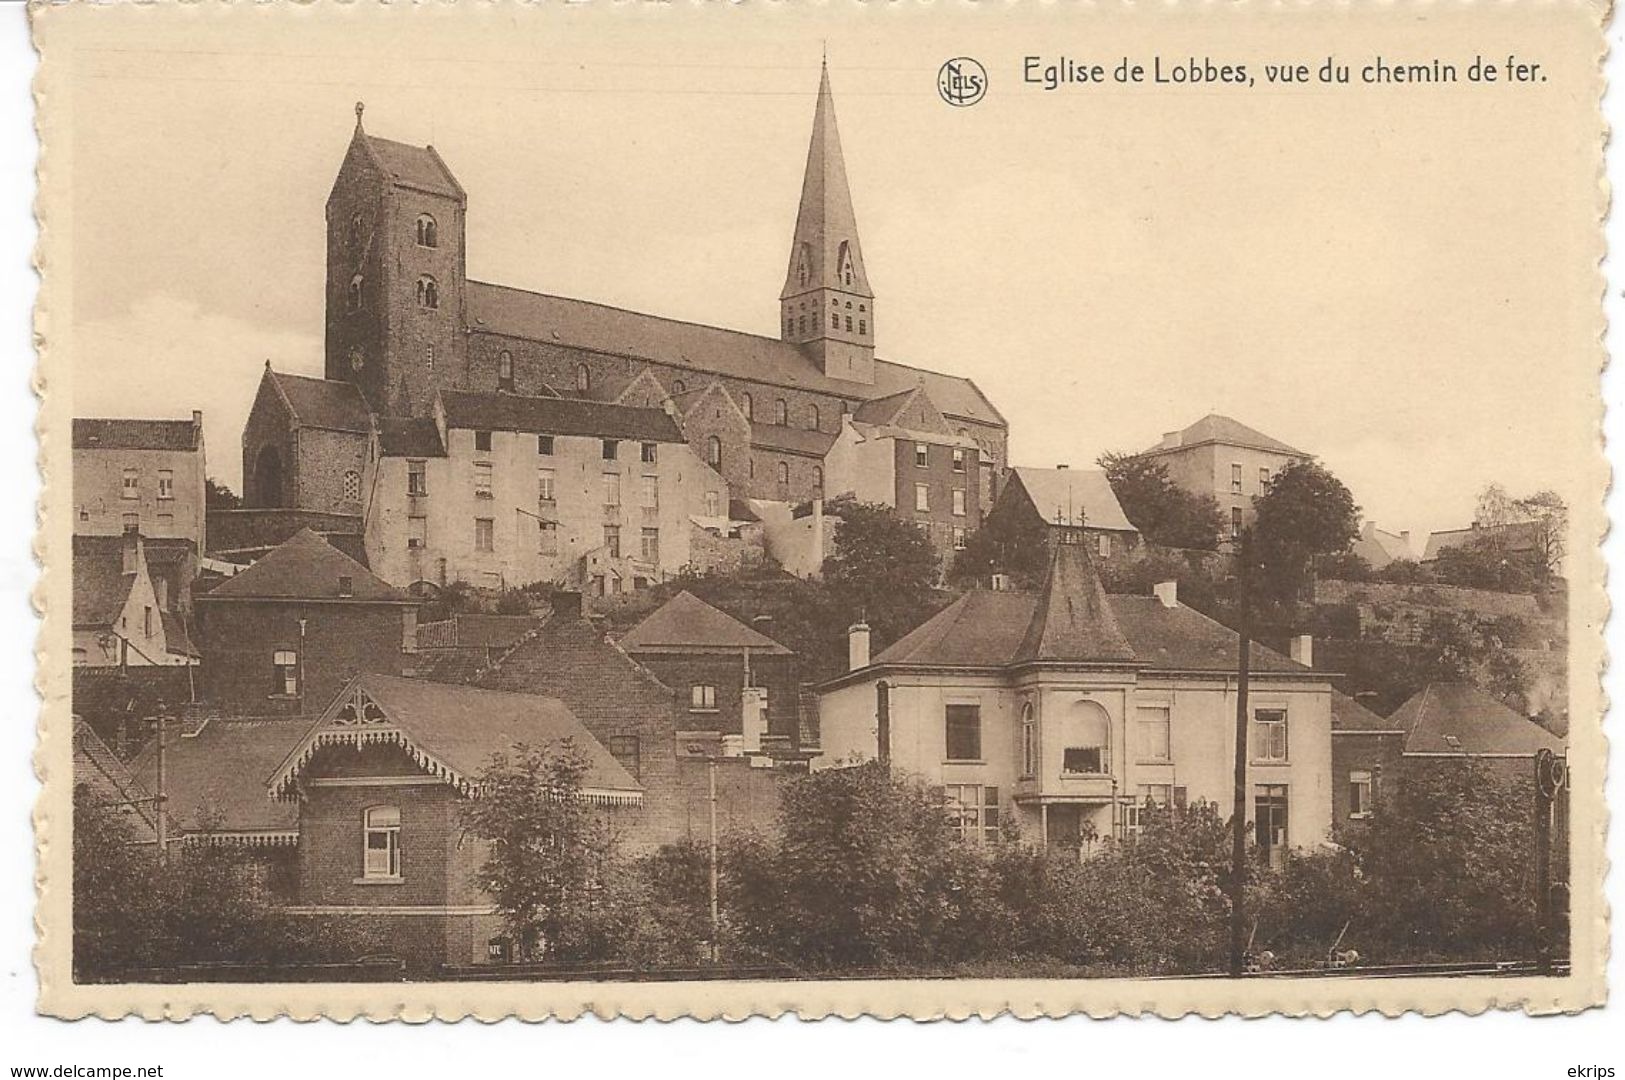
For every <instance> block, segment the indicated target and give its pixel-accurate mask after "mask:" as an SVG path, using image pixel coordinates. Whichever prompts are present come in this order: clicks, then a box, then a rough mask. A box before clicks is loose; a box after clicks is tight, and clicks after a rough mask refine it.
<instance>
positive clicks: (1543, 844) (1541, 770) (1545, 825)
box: [1534, 750, 1556, 975]
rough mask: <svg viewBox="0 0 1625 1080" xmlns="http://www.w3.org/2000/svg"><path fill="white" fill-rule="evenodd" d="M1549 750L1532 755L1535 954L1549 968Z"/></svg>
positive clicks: (1544, 968)
mask: <svg viewBox="0 0 1625 1080" xmlns="http://www.w3.org/2000/svg"><path fill="white" fill-rule="evenodd" d="M1552 771H1553V767H1552V752H1551V751H1550V750H1542V751H1541V752H1540V753H1539V754H1537V755H1536V756H1535V823H1534V824H1535V958H1536V960H1537V961H1538V963H1539V970H1540V973H1541V974H1542V975H1550V974H1551V971H1552V796H1553V795H1554V794H1555V791H1554V790H1553V789H1554V788H1555V787H1556V785H1555V784H1554V783H1553V782H1552Z"/></svg>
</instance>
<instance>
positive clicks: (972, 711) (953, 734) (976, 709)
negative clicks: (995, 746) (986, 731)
mask: <svg viewBox="0 0 1625 1080" xmlns="http://www.w3.org/2000/svg"><path fill="white" fill-rule="evenodd" d="M943 719H944V726H945V728H946V742H947V751H948V754H947V757H948V760H949V761H980V760H981V759H982V707H981V706H980V705H949V706H948V707H947V708H946V709H945V710H944V718H943Z"/></svg>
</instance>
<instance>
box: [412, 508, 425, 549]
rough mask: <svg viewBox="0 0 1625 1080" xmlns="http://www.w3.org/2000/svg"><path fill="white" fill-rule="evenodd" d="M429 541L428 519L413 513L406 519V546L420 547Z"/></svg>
mask: <svg viewBox="0 0 1625 1080" xmlns="http://www.w3.org/2000/svg"><path fill="white" fill-rule="evenodd" d="M428 542H429V519H428V518H426V517H424V516H423V515H421V514H414V515H413V516H411V517H409V518H407V519H406V546H407V547H409V548H421V547H423V546H425V545H426V544H427V543H428Z"/></svg>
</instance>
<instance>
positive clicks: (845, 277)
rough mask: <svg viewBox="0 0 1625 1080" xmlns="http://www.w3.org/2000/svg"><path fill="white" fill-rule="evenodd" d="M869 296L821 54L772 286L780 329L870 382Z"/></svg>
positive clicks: (848, 375) (830, 370)
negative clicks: (785, 242)
mask: <svg viewBox="0 0 1625 1080" xmlns="http://www.w3.org/2000/svg"><path fill="white" fill-rule="evenodd" d="M874 295H875V294H874V292H873V291H872V290H871V289H870V288H869V274H868V271H867V270H866V269H865V267H864V263H863V249H862V247H861V246H860V245H859V243H858V220H857V215H856V214H854V213H853V211H852V191H851V189H850V188H849V187H848V186H847V181H846V159H845V157H844V156H843V155H842V153H841V134H840V131H839V129H838V128H837V127H836V123H835V95H834V93H833V92H832V91H831V90H830V82H829V60H828V57H827V55H826V57H825V60H824V62H823V64H822V65H821V66H820V70H819V78H818V103H817V105H816V106H815V107H814V109H813V126H812V138H811V139H810V140H809V142H808V145H807V168H806V172H805V174H804V175H803V177H802V181H801V205H800V206H799V207H798V208H797V211H796V228H795V235H794V237H793V239H792V240H791V243H790V260H789V265H788V267H786V269H785V275H784V288H783V289H782V290H780V292H779V308H780V315H781V317H782V320H783V322H782V333H781V335H780V336H781V337H782V338H783V339H784V340H785V341H791V342H794V343H796V344H798V345H802V346H805V347H807V349H808V351H809V353H811V355H812V357H813V359H814V360H815V361H816V362H817V363H818V365H819V366H820V367H821V368H822V369H823V371H824V373H825V374H826V375H830V376H833V377H836V378H843V379H851V380H854V381H859V382H873V381H874V340H875V338H874Z"/></svg>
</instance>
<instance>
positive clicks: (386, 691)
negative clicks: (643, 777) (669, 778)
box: [262, 675, 643, 802]
mask: <svg viewBox="0 0 1625 1080" xmlns="http://www.w3.org/2000/svg"><path fill="white" fill-rule="evenodd" d="M357 691H359V692H360V693H362V694H365V695H366V697H367V698H369V699H371V701H372V702H373V703H374V704H376V705H377V706H378V707H379V708H380V709H382V710H383V714H384V716H383V720H382V722H381V723H380V724H379V725H378V726H377V727H376V728H374V729H373V730H368V728H369V727H371V725H361V726H359V727H357V726H350V727H348V728H346V727H345V726H343V725H335V723H334V721H335V718H336V717H337V715H338V713H339V710H340V709H342V708H343V707H344V706H345V705H346V704H347V703H348V701H349V699H350V697H351V696H352V694H354V693H355V692H357ZM389 730H393V731H395V732H398V733H399V738H398V739H397V740H396V741H397V742H399V743H400V745H402V746H403V748H405V749H406V750H407V752H408V753H410V754H412V756H413V757H414V758H415V759H416V760H417V761H418V763H419V764H420V765H422V766H424V767H425V768H427V769H429V770H430V771H432V772H434V773H436V774H437V775H439V776H441V778H442V779H444V780H446V781H447V782H448V783H451V784H454V785H456V786H459V787H462V788H464V789H465V791H467V790H469V789H470V788H471V787H472V785H474V784H475V783H476V781H477V779H478V777H479V774H480V773H481V772H482V771H483V770H484V769H485V767H486V765H487V764H489V763H490V760H491V756H492V755H493V754H496V753H503V752H509V751H511V750H512V749H513V748H514V747H515V746H516V745H519V744H521V743H523V744H528V745H530V746H533V747H542V746H547V745H549V744H553V743H557V742H560V741H562V740H565V739H569V740H570V741H571V742H572V744H573V745H574V747H575V749H576V750H577V752H579V753H580V754H581V755H582V756H583V757H584V758H585V759H586V763H587V770H586V773H585V775H584V776H583V777H582V783H581V786H582V789H583V791H584V792H585V793H588V794H591V795H595V796H598V797H602V798H608V799H610V800H613V801H626V802H635V801H637V800H638V799H640V798H641V796H642V791H643V789H642V788H641V787H640V786H639V785H638V782H637V781H636V780H634V779H633V778H632V776H631V774H629V773H628V772H627V771H626V769H625V768H623V767H622V766H621V764H620V762H618V761H616V760H615V758H614V757H613V756H611V754H610V752H609V751H608V750H606V749H604V747H603V745H602V744H601V743H599V742H598V740H597V739H595V738H593V737H592V734H591V733H590V732H589V731H588V730H587V729H586V728H585V727H584V726H582V723H581V721H580V720H578V719H576V717H575V715H574V714H573V713H571V711H570V710H569V708H568V707H566V706H565V704H564V702H562V701H559V700H558V699H557V698H552V697H543V696H540V695H538V694H525V693H511V692H508V691H503V690H490V689H486V688H483V687H474V686H459V685H455V684H453V683H442V682H431V681H429V680H427V679H407V678H401V677H399V676H394V675H359V676H357V677H356V678H355V679H354V680H352V681H351V683H350V685H349V686H347V687H345V689H344V690H342V691H340V693H339V695H338V697H337V698H335V699H334V701H333V704H331V705H329V706H328V708H327V710H326V711H325V712H324V713H323V714H322V716H321V717H319V718H318V719H317V720H316V722H315V723H314V724H311V725H310V726H309V727H308V728H306V729H305V731H304V734H303V736H302V737H301V738H299V739H298V740H296V741H295V743H294V744H293V745H292V747H291V749H289V750H288V751H287V753H286V755H285V756H284V758H283V760H282V761H281V763H280V764H278V765H277V766H275V768H274V769H273V770H272V772H271V773H270V779H269V781H268V782H269V785H270V787H271V790H272V791H273V792H275V793H278V794H284V793H286V791H287V790H288V786H289V785H290V784H291V783H292V781H293V779H294V778H295V777H296V776H297V775H298V774H299V773H300V772H301V771H302V770H303V769H304V767H305V765H306V764H308V762H309V760H310V757H311V756H312V754H313V753H314V752H315V750H316V748H317V747H319V746H320V745H322V744H324V743H326V742H332V741H347V740H348V738H349V737H350V736H352V735H353V736H358V737H362V738H366V739H368V740H369V741H377V737H378V736H381V735H385V734H386V733H387V732H388V731H389ZM262 795H263V792H262Z"/></svg>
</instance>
